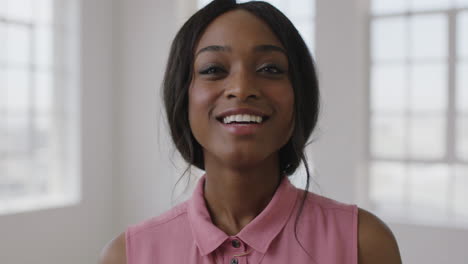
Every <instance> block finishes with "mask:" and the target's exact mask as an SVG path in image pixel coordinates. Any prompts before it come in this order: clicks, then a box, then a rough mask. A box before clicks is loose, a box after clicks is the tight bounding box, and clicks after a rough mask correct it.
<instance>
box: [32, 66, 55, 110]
mask: <svg viewBox="0 0 468 264" xmlns="http://www.w3.org/2000/svg"><path fill="white" fill-rule="evenodd" d="M35 84H36V86H35V99H36V101H35V107H36V111H37V112H38V113H41V114H47V113H50V110H51V106H52V88H53V87H52V73H50V72H37V73H36V79H35Z"/></svg>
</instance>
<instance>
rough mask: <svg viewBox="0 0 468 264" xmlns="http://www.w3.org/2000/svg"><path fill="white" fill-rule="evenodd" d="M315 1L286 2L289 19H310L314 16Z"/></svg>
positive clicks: (295, 0) (297, 0)
mask: <svg viewBox="0 0 468 264" xmlns="http://www.w3.org/2000/svg"><path fill="white" fill-rule="evenodd" d="M314 4H315V1H314V0H294V1H287V2H286V6H287V12H288V16H290V17H297V16H302V17H304V16H305V17H310V18H312V17H313V16H314V14H315V6H314Z"/></svg>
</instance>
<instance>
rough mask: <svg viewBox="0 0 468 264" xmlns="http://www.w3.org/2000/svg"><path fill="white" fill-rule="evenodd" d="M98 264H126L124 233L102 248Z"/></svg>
mask: <svg viewBox="0 0 468 264" xmlns="http://www.w3.org/2000/svg"><path fill="white" fill-rule="evenodd" d="M99 264H127V254H126V242H125V232H123V233H121V234H120V235H118V236H117V237H116V238H114V239H112V240H111V241H110V242H109V243H108V244H107V245H106V246H105V247H104V249H103V250H102V251H101V256H100V259H99Z"/></svg>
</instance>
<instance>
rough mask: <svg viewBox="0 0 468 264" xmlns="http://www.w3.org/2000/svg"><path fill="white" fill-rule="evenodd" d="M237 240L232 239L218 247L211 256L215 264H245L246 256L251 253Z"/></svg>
mask: <svg viewBox="0 0 468 264" xmlns="http://www.w3.org/2000/svg"><path fill="white" fill-rule="evenodd" d="M252 251H253V250H252V249H247V248H246V245H245V243H243V242H242V241H241V240H240V239H239V238H237V237H232V238H230V239H228V240H226V242H224V244H223V245H222V246H221V247H219V248H218V249H217V250H216V251H215V252H213V253H214V255H213V259H214V262H213V263H215V264H247V256H248V255H249V254H250V253H252Z"/></svg>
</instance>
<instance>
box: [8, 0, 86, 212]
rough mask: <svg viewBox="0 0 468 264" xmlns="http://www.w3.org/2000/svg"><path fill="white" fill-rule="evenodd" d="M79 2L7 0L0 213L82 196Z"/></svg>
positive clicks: (31, 208)
mask: <svg viewBox="0 0 468 264" xmlns="http://www.w3.org/2000/svg"><path fill="white" fill-rule="evenodd" d="M77 5H78V2H77V1H74V0H57V1H54V0H0V214H6V213H14V212H20V211H28V210H35V209H39V208H44V207H50V206H55V205H63V204H69V203H73V202H76V201H77V200H78V199H79V191H78V189H79V184H78V181H77V179H78V178H77V177H78V175H79V173H78V157H79V155H78V97H79V94H78V87H79V84H78V79H79V78H78V76H79V73H78V69H79V67H78V59H77V58H78V52H77V51H78V29H77V25H78V24H77V18H78V16H77V15H78V13H77V10H78V7H77Z"/></svg>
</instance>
